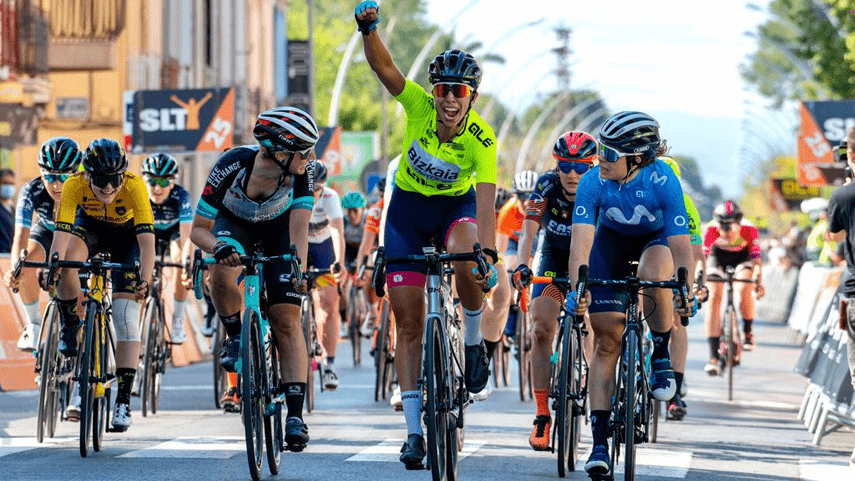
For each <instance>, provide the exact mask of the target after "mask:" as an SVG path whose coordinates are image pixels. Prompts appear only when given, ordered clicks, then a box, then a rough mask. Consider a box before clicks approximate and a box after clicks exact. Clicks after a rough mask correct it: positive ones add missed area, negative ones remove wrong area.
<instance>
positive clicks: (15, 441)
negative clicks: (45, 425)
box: [0, 437, 76, 458]
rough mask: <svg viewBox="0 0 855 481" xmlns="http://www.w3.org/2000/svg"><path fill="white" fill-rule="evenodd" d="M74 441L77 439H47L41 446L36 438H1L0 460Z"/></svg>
mask: <svg viewBox="0 0 855 481" xmlns="http://www.w3.org/2000/svg"><path fill="white" fill-rule="evenodd" d="M74 439H76V438H72V437H66V438H45V440H44V443H41V444H39V442H38V441H37V440H36V438H34V437H23V438H0V458H2V457H3V456H8V455H10V454H15V453H20V452H23V451H29V450H31V449H35V448H40V447H45V446H48V445H55V444H62V443H65V442H68V441H71V440H74Z"/></svg>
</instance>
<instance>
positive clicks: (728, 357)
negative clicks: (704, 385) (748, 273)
mask: <svg viewBox="0 0 855 481" xmlns="http://www.w3.org/2000/svg"><path fill="white" fill-rule="evenodd" d="M735 275H736V269H735V268H734V267H733V266H727V267H725V269H724V277H721V276H720V275H718V274H715V273H711V274H709V275H707V282H715V283H721V284H724V285H725V287H726V288H725V303H724V316H723V317H722V318H721V343H720V345H719V346H720V347H719V354H718V357H719V361H720V363H721V369H719V371H718V373H719V376H727V400H728V401H733V368H734V367H736V365H737V364H738V363H739V358H740V357H741V353H742V337H741V336H740V334H739V319H738V317H737V315H736V305H735V304H734V295H733V293H734V287H733V284H734V283H735V282H741V283H743V284H756V281H754V280H753V279H737V278H736V277H735Z"/></svg>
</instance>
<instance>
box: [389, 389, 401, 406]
mask: <svg viewBox="0 0 855 481" xmlns="http://www.w3.org/2000/svg"><path fill="white" fill-rule="evenodd" d="M389 405H390V406H392V407H393V408H395V411H403V410H404V403H403V402H401V387H400V386H395V390H394V391H392V397H390V398H389Z"/></svg>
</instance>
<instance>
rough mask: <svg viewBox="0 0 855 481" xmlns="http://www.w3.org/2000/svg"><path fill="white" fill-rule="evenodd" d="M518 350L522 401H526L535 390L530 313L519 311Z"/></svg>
mask: <svg viewBox="0 0 855 481" xmlns="http://www.w3.org/2000/svg"><path fill="white" fill-rule="evenodd" d="M516 331H517V332H516V341H517V346H518V347H517V352H518V353H519V373H518V375H519V382H520V401H523V402H525V401H526V400H528V399H531V398H532V396H533V395H534V391H533V390H531V389H530V388H531V379H530V374H531V368H530V364H529V348H530V344H531V342H530V340H529V338H528V314H527V313H524V312H522V310H520V311H519V314H518V315H517V329H516Z"/></svg>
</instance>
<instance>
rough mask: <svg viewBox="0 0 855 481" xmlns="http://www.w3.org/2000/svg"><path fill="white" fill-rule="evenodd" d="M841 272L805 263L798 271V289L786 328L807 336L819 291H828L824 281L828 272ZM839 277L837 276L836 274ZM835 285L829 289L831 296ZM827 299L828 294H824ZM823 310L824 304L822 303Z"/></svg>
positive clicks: (838, 269) (826, 283)
mask: <svg viewBox="0 0 855 481" xmlns="http://www.w3.org/2000/svg"><path fill="white" fill-rule="evenodd" d="M835 271H841V270H840V268H836V269H834V268H831V267H817V266H814V265H813V264H811V263H810V262H807V263H805V264H804V265H803V266H802V268H801V270H800V271H799V280H798V288H797V290H796V297H795V300H794V301H793V307H792V309H791V310H790V315H789V318H788V320H787V326H789V328H790V329H792V330H793V331H795V332H798V333H801V334H802V335H803V336H806V335H808V326H809V325H810V321H811V319H812V318H813V316H814V311H815V309H816V306H817V305H818V304H817V303H818V299H819V296H820V291H822V290H823V288H824V287H825V288H826V291H827V290H828V285H829V283H828V282H827V281H826V274H827V273H829V272H835ZM838 276H839V274H838ZM829 282H830V281H829ZM837 284H839V277H838V278H837V283H835V284H834V285H833V286H832V288H831V294H830V295H833V293H834V290H836V289H837ZM825 295H826V296H827V298H828V297H830V295H829V294H828V293H826V294H825ZM822 305H823V308H824V307H825V304H824V303H823V304H822Z"/></svg>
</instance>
